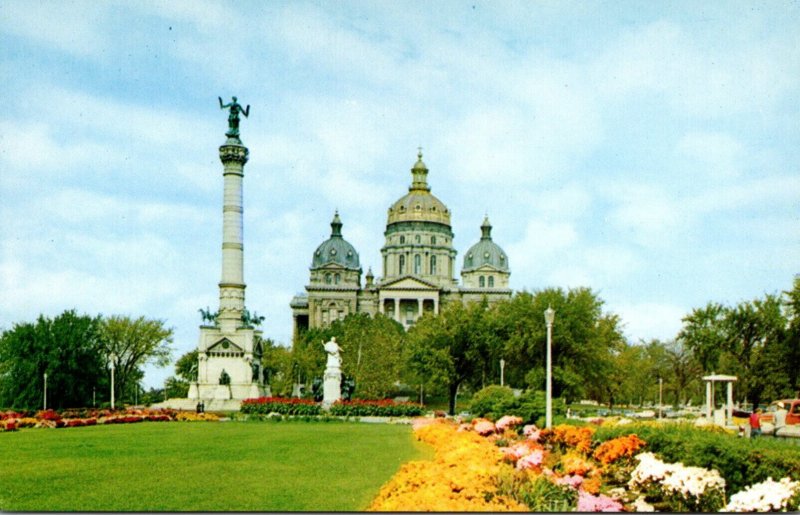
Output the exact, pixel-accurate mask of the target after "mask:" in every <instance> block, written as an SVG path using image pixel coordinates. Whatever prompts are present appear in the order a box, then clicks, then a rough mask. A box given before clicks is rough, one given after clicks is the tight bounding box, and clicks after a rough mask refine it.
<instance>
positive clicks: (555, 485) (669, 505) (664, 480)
mask: <svg viewBox="0 0 800 515" xmlns="http://www.w3.org/2000/svg"><path fill="white" fill-rule="evenodd" d="M501 421H502V423H501ZM413 426H414V428H415V433H416V434H417V437H418V438H419V439H421V440H423V441H425V442H428V443H430V444H431V445H433V447H434V449H435V451H436V459H435V460H434V462H433V463H432V464H431V463H429V462H413V463H410V464H407V465H404V466H403V467H402V468H401V469H400V472H398V474H397V475H396V476H395V477H394V478H392V480H391V481H390V482H389V483H387V484H386V485H384V487H383V489H382V490H381V492H380V494H379V495H378V497H377V498H376V499H375V501H374V502H373V504H372V506H371V509H372V510H380V511H393V510H400V511H419V510H423V511H424V510H433V511H440V510H445V511H476V510H478V511H501V510H511V509H528V510H531V511H542V512H545V511H580V512H594V511H669V512H685V511H694V512H711V511H719V510H724V511H779V510H782V511H786V510H790V511H791V510H797V509H798V508H800V481H795V480H792V479H791V478H789V477H784V478H783V479H781V480H780V481H773V480H772V479H771V478H769V479H767V480H766V481H763V482H761V483H758V484H754V485H753V484H751V485H750V486H747V487H746V488H744V489H739V488H737V489H736V490H737V491H738V490H741V491H738V493H734V494H733V495H731V496H730V498H729V499H728V500H727V502H726V496H727V495H728V493H729V491H728V490H726V487H729V485H727V483H726V479H725V477H724V476H723V475H722V474H720V472H719V471H717V470H715V469H711V468H704V467H700V466H690V465H684V464H683V463H681V462H680V461H672V462H670V461H664V460H662V458H661V457H659V456H656V454H654V453H653V452H650V445H649V442H648V441H646V440H647V439H646V438H641V437H640V435H637V434H635V433H628V434H619V433H620V432H619V431H614V432H612V433H613V434H611V437H606V438H602V437H601V438H598V437H597V430H596V428H594V427H590V426H583V427H575V426H568V425H560V426H556V427H554V428H552V429H550V430H540V429H538V428H536V427H535V426H525V427H523V428H520V427H518V426H519V422H518V421H517V420H514V419H500V420H498V423H497V424H495V423H493V422H491V421H489V420H486V419H475V420H473V421H472V422H471V423H463V424H460V425H458V424H454V423H451V422H447V421H442V420H433V419H416V420H415V421H414V423H413ZM606 434H608V433H606ZM719 436H723V437H726V438H729V439H730V440H731V441H733V442H736V439H735V438H733V437H730V436H725V435H719ZM481 442H483V444H481ZM487 444H488V447H487ZM793 467H800V461H797V462H795V464H794V465H793ZM783 473H784V474H787V473H788V474H793V473H794V468H791V467H790V468H788V469H784V472H783ZM472 474H477V475H472ZM466 478H469V479H468V480H467V479H466ZM465 481H469V482H468V483H465ZM462 492H465V493H464V494H462ZM493 503H496V504H493Z"/></svg>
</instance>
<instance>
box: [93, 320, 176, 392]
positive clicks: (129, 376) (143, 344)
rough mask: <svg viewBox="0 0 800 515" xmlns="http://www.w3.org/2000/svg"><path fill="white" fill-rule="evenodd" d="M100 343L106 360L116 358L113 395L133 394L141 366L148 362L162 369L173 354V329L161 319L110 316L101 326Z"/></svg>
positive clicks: (140, 372)
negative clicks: (114, 393)
mask: <svg viewBox="0 0 800 515" xmlns="http://www.w3.org/2000/svg"><path fill="white" fill-rule="evenodd" d="M100 341H101V344H102V347H103V355H104V357H105V359H106V360H108V359H110V357H111V356H112V354H113V355H115V356H116V360H115V371H114V374H115V376H114V387H115V392H117V393H119V392H128V391H132V388H133V385H134V384H135V383H136V378H137V376H138V377H141V374H142V367H143V366H144V365H145V364H147V363H151V364H153V365H155V366H158V367H165V366H167V365H169V363H170V357H171V354H172V348H171V345H172V329H167V328H165V327H164V322H163V321H162V320H147V319H146V318H145V317H143V316H141V317H139V318H137V319H135V320H134V319H132V318H130V317H128V316H117V315H115V316H111V317H109V318H105V319H103V320H102V323H101V324H100Z"/></svg>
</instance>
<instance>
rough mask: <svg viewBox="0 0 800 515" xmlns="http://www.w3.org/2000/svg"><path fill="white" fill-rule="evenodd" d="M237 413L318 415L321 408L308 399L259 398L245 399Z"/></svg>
mask: <svg viewBox="0 0 800 515" xmlns="http://www.w3.org/2000/svg"><path fill="white" fill-rule="evenodd" d="M239 411H241V412H242V413H247V414H254V415H269V414H270V413H280V414H281V415H319V414H320V412H321V407H320V405H319V404H317V403H315V402H314V401H312V400H309V399H286V398H282V397H259V398H257V399H245V400H243V401H242V405H241V407H240V408H239Z"/></svg>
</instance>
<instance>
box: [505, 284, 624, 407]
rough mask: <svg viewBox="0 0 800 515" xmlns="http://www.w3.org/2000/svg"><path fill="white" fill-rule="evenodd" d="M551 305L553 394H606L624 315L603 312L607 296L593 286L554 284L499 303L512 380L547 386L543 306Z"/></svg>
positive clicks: (621, 342) (517, 382)
mask: <svg viewBox="0 0 800 515" xmlns="http://www.w3.org/2000/svg"><path fill="white" fill-rule="evenodd" d="M548 306H549V307H552V308H553V309H554V310H555V312H556V316H555V322H554V324H553V342H552V349H551V351H552V356H553V396H554V397H561V396H567V397H569V398H573V399H575V398H581V397H584V396H585V395H587V394H589V395H591V396H593V397H598V398H600V397H602V396H603V395H607V394H608V392H605V393H603V391H602V385H603V384H605V383H606V382H607V381H608V378H609V376H610V374H611V371H612V368H613V356H614V355H613V352H614V351H619V350H621V349H622V345H623V343H624V338H623V336H622V333H621V331H620V329H619V324H620V321H619V317H618V316H617V315H615V314H613V313H604V312H603V300H602V299H600V298H599V297H598V296H597V294H595V293H594V292H592V291H591V290H590V289H589V288H574V289H570V290H569V291H567V292H565V291H564V290H562V289H560V288H549V289H545V290H541V291H537V292H534V293H530V292H527V291H522V292H518V293H516V294H515V295H514V296H513V297H512V298H511V299H510V300H509V301H506V302H500V303H498V304H497V305H496V306H495V309H496V315H495V316H496V317H497V321H496V322H495V324H496V325H495V327H496V331H497V332H498V335H499V337H500V338H501V339H502V340H503V341H504V342H505V344H504V348H503V350H502V352H503V355H504V359H505V361H506V363H507V366H506V377H508V378H509V384H516V385H522V384H527V386H529V387H531V388H533V389H535V390H543V389H544V383H545V356H546V346H547V328H546V325H545V321H544V311H545V309H547V308H548Z"/></svg>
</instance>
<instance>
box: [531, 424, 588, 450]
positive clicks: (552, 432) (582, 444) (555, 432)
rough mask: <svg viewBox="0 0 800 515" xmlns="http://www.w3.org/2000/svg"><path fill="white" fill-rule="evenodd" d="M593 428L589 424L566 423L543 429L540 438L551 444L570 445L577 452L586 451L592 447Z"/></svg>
mask: <svg viewBox="0 0 800 515" xmlns="http://www.w3.org/2000/svg"><path fill="white" fill-rule="evenodd" d="M593 434H594V429H593V428H591V427H589V426H584V427H575V426H569V425H566V424H561V425H558V426H555V427H554V428H552V429H544V430H542V433H541V438H542V439H544V441H548V442H550V443H553V444H561V445H563V446H565V447H572V448H574V449H575V450H577V451H578V452H582V453H588V452H589V451H590V450H591V449H592V435H593Z"/></svg>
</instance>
